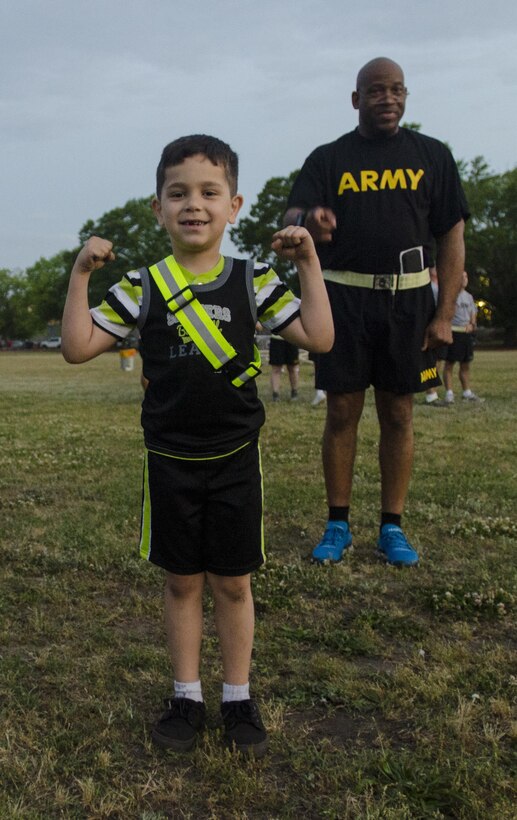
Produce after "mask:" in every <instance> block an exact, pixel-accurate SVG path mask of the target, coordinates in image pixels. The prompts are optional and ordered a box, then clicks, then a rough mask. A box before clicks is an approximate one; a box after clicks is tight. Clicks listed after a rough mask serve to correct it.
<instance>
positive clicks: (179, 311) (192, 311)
mask: <svg viewBox="0 0 517 820" xmlns="http://www.w3.org/2000/svg"><path fill="white" fill-rule="evenodd" d="M149 273H150V274H151V276H152V277H153V279H154V281H155V282H156V284H157V286H158V288H159V290H160V293H161V295H162V296H163V298H164V299H165V302H166V304H167V307H168V309H169V311H170V312H171V313H172V314H173V315H174V316H175V317H176V319H177V320H178V322H179V323H180V324H181V325H182V326H183V327H184V328H185V330H186V331H187V333H188V335H189V336H190V338H191V339H192V341H193V342H194V344H195V345H196V347H197V348H198V350H199V352H200V353H202V354H203V356H205V358H206V359H208V361H209V362H210V364H211V365H212V367H213V368H214V370H220V371H222V372H224V373H226V374H227V376H228V378H229V379H230V381H231V383H232V384H233V385H234V387H242V385H243V384H245V383H246V382H247V381H249V380H250V379H255V378H256V377H257V376H258V375H259V373H261V370H260V353H259V349H258V347H257V346H256V345H254V346H253V350H254V359H253V361H252V362H250V363H249V365H247V366H243V365H242V364H239V363H238V362H237V361H236V360H237V356H238V355H239V354H238V352H237V351H236V350H235V348H234V347H233V346H232V345H231V344H230V342H228V341H227V340H226V339H225V338H224V336H223V334H222V333H221V331H220V330H219V328H218V327H217V325H216V323H215V322H214V321H213V319H211V318H210V316H209V315H208V313H207V312H206V310H205V308H204V307H203V305H202V304H201V302H200V301H199V299H198V298H197V296H196V295H195V293H194V292H193V290H192V289H191V287H190V285H189V284H188V282H187V280H186V278H185V275H184V273H183V271H182V270H181V268H180V266H179V265H178V263H177V262H176V260H175V259H174V257H173V256H167V257H166V259H162V260H161V262H157V264H156V265H151V267H150V268H149Z"/></svg>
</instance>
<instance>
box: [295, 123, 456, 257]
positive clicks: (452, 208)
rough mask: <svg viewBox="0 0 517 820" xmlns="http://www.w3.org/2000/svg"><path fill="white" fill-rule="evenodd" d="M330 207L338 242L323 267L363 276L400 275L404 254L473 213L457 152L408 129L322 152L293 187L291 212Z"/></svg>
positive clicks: (352, 138) (327, 247) (322, 251)
mask: <svg viewBox="0 0 517 820" xmlns="http://www.w3.org/2000/svg"><path fill="white" fill-rule="evenodd" d="M317 205H323V206H327V207H330V208H332V210H333V211H334V213H335V215H336V218H337V229H336V230H335V231H334V235H333V240H332V242H330V243H327V244H319V245H318V246H317V250H318V255H319V257H320V261H321V264H322V267H323V268H330V269H333V270H353V271H359V272H362V273H392V272H394V271H398V270H399V255H400V252H401V251H402V250H405V249H407V248H412V247H415V246H419V245H422V246H423V248H424V262H425V265H428V264H429V263H430V261H431V260H432V258H433V256H434V241H433V240H434V237H439V236H440V235H442V234H444V233H447V231H449V230H450V229H451V228H452V227H453V226H454V225H455V224H456V223H457V222H458V221H459V220H460V219H466V218H467V217H468V208H467V203H466V200H465V195H464V193H463V190H462V187H461V182H460V179H459V174H458V170H457V167H456V163H455V161H454V158H453V156H452V154H451V152H450V151H449V149H448V148H447V147H446V146H445V145H443V143H441V142H439V141H438V140H436V139H433V138H432V137H427V136H424V135H423V134H419V133H417V132H416V131H411V130H409V129H406V128H400V129H399V131H398V132H397V134H395V135H394V136H392V137H382V138H379V139H366V138H364V137H362V136H361V135H360V134H359V132H358V130H357V129H356V130H355V131H351V132H350V133H348V134H345V135H343V136H342V137H340V138H339V139H337V140H336V141H335V142H331V143H328V144H327V145H322V146H320V147H319V148H316V150H315V151H313V152H312V154H310V155H309V157H308V158H307V159H306V161H305V163H304V165H303V167H302V170H301V171H300V174H299V175H298V177H297V179H296V180H295V183H294V185H293V188H292V191H291V193H290V196H289V200H288V207H289V208H290V207H296V206H297V207H301V208H304V209H306V210H307V209H309V208H313V207H315V206H317Z"/></svg>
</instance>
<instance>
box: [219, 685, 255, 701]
mask: <svg viewBox="0 0 517 820" xmlns="http://www.w3.org/2000/svg"><path fill="white" fill-rule="evenodd" d="M249 698H250V685H249V683H243V684H242V685H241V686H234V685H233V684H232V683H223V698H222V700H223V703H227V702H228V701H229V700H249Z"/></svg>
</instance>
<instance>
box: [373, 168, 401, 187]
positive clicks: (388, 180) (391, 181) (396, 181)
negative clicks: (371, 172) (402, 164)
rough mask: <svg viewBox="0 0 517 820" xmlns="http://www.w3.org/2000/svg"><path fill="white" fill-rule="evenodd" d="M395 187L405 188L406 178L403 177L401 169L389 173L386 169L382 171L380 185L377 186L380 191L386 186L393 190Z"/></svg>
mask: <svg viewBox="0 0 517 820" xmlns="http://www.w3.org/2000/svg"><path fill="white" fill-rule="evenodd" d="M397 185H400V187H401V188H407V182H406V177H405V176H404V171H403V170H402V168H397V170H396V171H390V170H388V169H386V171H383V173H382V177H381V184H380V186H379V187H380V189H381V191H382V190H383V189H384V188H386V186H387V187H388V188H390V189H391V190H393V189H394V188H396V187H397Z"/></svg>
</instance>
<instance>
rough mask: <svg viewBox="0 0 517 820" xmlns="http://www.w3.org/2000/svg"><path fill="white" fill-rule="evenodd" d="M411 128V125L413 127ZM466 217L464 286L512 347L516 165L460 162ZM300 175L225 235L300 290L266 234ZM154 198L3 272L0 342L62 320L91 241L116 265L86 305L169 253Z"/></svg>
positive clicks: (263, 196) (97, 281)
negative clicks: (102, 243)
mask: <svg viewBox="0 0 517 820" xmlns="http://www.w3.org/2000/svg"><path fill="white" fill-rule="evenodd" d="M410 127H412V126H410ZM458 167H459V171H460V176H461V178H462V182H463V185H464V188H465V192H466V194H467V199H468V202H469V207H470V211H471V217H470V219H469V221H468V222H467V225H466V230H465V243H466V252H467V270H468V272H469V289H470V290H471V292H472V293H473V295H474V297H475V299H476V300H477V302H478V305H479V311H480V315H479V323H480V324H481V325H483V324H485V325H491V326H493V327H496V328H501V329H502V330H503V332H504V340H503V341H504V344H506V345H508V346H510V345H515V344H517V167H516V168H514V169H513V170H511V171H507V172H506V173H502V174H495V173H493V172H492V171H491V169H490V168H489V166H488V164H487V162H486V161H485V159H484V158H483V157H475V158H474V159H473V160H471V161H470V162H466V161H462V160H460V161H459V162H458ZM296 174H297V171H296V170H295V171H293V172H292V173H290V174H289V175H287V176H284V177H272V178H271V179H269V180H268V181H267V182H266V183H265V185H264V187H263V188H262V190H261V191H260V193H259V194H258V196H257V199H256V201H255V202H254V203H253V205H252V206H251V208H250V211H249V215H248V216H246V217H243V218H242V219H241V220H240V221H239V223H238V224H237V225H236V226H235V227H233V228H232V229H231V230H230V237H231V240H232V242H233V244H234V245H235V246H236V247H237V248H238V250H239V252H241V253H243V254H245V255H247V256H252V257H254V258H257V259H263V260H265V261H270V262H271V263H272V264H273V266H274V267H275V269H276V270H277V271H278V273H279V274H280V275H281V276H282V277H283V278H285V279H286V280H287V281H288V283H289V284H290V285H291V286H292V287H293V289H294V290H296V289H297V282H296V275H295V274H294V271H293V270H292V269H291V268H290V267H289V265H288V263H286V262H284V261H281V260H279V259H278V258H277V257H275V255H274V254H273V253H272V252H271V237H272V235H273V233H274V232H275V231H276V230H278V228H279V227H280V225H281V222H282V217H283V214H284V211H285V208H286V202H287V196H288V194H289V191H290V189H291V186H292V183H293V181H294V178H295V176H296ZM150 203H151V197H150V196H149V197H142V198H140V199H131V200H129V202H127V203H126V204H125V205H124V206H123V207H120V208H114V209H113V210H111V211H108V212H107V213H105V214H103V215H102V216H101V217H100V218H99V219H98V220H92V219H90V220H88V221H87V222H86V223H85V224H84V225H83V227H82V228H81V230H80V231H79V235H78V246H77V247H76V248H73V249H70V250H63V251H60V252H59V253H57V254H56V255H55V256H52V257H51V258H49V259H46V258H41V259H39V260H38V261H37V262H35V263H34V265H31V266H30V267H29V268H27V269H26V270H24V271H21V272H20V271H12V270H8V269H5V268H4V269H0V339H2V338H3V339H14V338H17V339H30V338H33V337H36V336H38V335H40V336H41V335H46V330H47V328H48V327H49V325H52V324H53V323H56V322H59V321H60V318H61V315H62V312H63V306H64V301H65V295H66V290H67V286H68V278H69V276H70V271H71V268H72V265H73V261H74V259H75V257H76V255H77V253H78V252H79V248H80V247H81V246H82V245H83V244H84V242H85V241H86V240H87V239H88V237H89V236H91V235H93V234H96V235H98V236H104V237H106V238H107V239H110V240H111V241H112V242H113V245H114V250H115V252H116V254H117V258H116V260H115V262H113V263H111V264H110V265H109V266H106V268H104V269H103V271H102V273H101V274H100V275H97V276H95V277H92V281H91V287H90V304H92V305H93V304H98V303H99V302H100V300H101V299H102V297H103V296H104V294H105V292H106V290H107V288H108V287H109V286H110V285H111V284H113V283H114V282H116V281H118V280H119V279H120V277H121V276H122V275H123V274H124V273H125V272H126V271H128V270H132V269H135V268H139V267H141V266H142V265H145V264H150V263H151V262H154V261H157V260H159V259H162V258H163V257H164V256H167V254H169V253H170V245H169V241H168V237H167V235H166V234H165V233H164V231H163V229H161V228H159V227H158V225H157V223H156V220H155V218H154V214H153V212H152V210H151V207H150Z"/></svg>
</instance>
